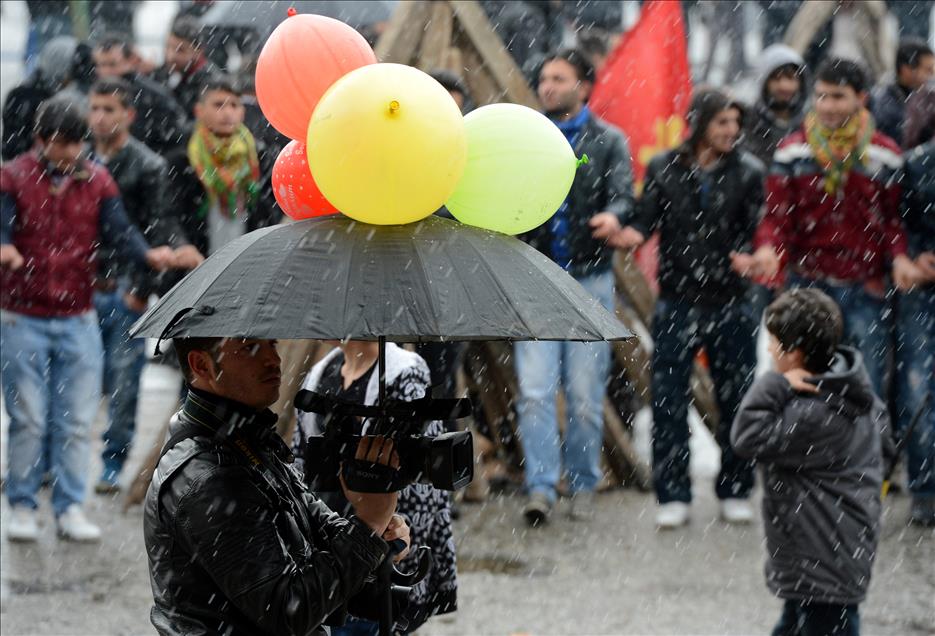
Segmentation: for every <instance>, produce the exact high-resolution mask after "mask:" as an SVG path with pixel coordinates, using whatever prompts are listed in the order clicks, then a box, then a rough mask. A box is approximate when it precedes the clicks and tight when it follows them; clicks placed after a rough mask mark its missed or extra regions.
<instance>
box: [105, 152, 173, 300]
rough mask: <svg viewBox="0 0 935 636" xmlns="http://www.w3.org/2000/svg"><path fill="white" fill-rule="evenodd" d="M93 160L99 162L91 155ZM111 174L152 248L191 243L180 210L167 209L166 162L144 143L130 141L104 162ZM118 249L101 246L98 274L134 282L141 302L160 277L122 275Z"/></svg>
mask: <svg viewBox="0 0 935 636" xmlns="http://www.w3.org/2000/svg"><path fill="white" fill-rule="evenodd" d="M91 158H92V159H95V160H100V159H99V158H98V157H95V155H94V154H93V153H92V155H91ZM101 163H103V164H104V165H105V166H106V167H107V169H108V170H109V171H110V174H111V176H112V177H113V178H114V181H116V182H117V189H119V190H120V197H121V198H122V199H123V207H124V209H125V210H126V211H127V218H128V219H129V220H130V222H131V223H132V224H133V225H135V226H136V227H137V228H138V229H139V230H140V231H141V232H142V233H143V236H144V237H145V238H146V241H147V242H148V243H149V244H150V245H153V246H159V245H169V246H170V247H180V246H182V245H186V244H187V243H188V238H187V237H186V236H185V232H184V231H183V230H182V226H181V221H180V219H179V211H178V209H177V208H174V207H170V206H167V205H166V199H167V197H168V177H167V175H166V162H165V160H163V158H162V157H160V156H159V155H157V154H156V153H155V152H153V151H152V150H150V149H149V148H147V147H146V145H145V144H143V143H142V142H141V141H139V140H137V139H134V138H133V137H130V139H129V140H128V141H127V144H126V145H125V146H124V147H123V148H121V149H120V150H119V151H118V152H117V153H116V154H114V156H112V157H110V158H109V159H108V160H106V161H101ZM118 247H119V246H116V245H106V244H105V245H102V246H101V250H100V251H99V253H98V258H99V260H98V267H97V273H98V276H99V277H100V278H115V277H117V276H119V275H121V274H125V275H128V276H129V277H130V278H131V282H132V289H131V291H132V292H133V293H134V294H136V295H137V296H139V297H141V298H145V297H147V296H149V294H150V293H152V292H153V291H155V290H156V289H157V288H158V287H159V282H158V281H159V279H160V275H159V274H156V273H154V272H151V270H145V271H133V272H127V271H121V268H120V266H119V262H118V260H117V259H116V251H117V249H118Z"/></svg>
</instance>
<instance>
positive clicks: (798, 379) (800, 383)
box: [782, 369, 818, 393]
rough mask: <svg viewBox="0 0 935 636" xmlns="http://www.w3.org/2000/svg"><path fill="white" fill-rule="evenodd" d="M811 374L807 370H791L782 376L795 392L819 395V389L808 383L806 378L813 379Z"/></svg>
mask: <svg viewBox="0 0 935 636" xmlns="http://www.w3.org/2000/svg"><path fill="white" fill-rule="evenodd" d="M811 375H812V374H811V373H809V372H808V371H806V370H805V369H789V370H788V371H786V372H785V373H783V374H782V376H783V377H784V378H785V379H786V381H787V382H788V383H789V384H790V385H791V386H792V390H793V391H798V392H800V393H818V387H817V386H815V385H814V384H812V383H811V382H806V378H809V377H811Z"/></svg>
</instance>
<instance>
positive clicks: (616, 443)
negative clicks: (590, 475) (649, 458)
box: [604, 398, 653, 492]
mask: <svg viewBox="0 0 935 636" xmlns="http://www.w3.org/2000/svg"><path fill="white" fill-rule="evenodd" d="M604 456H605V457H606V458H607V462H608V464H610V467H611V470H613V472H614V474H615V475H616V476H617V478H618V479H620V481H621V482H622V483H624V484H625V485H628V484H632V485H634V486H635V487H636V488H638V489H639V490H642V491H644V492H645V491H647V490H650V489H651V488H652V486H653V477H652V475H653V473H652V469H651V468H650V467H649V465H647V464H646V462H644V461H643V459H642V458H641V457H640V456H639V453H637V452H636V449H635V448H633V443H632V441H631V438H630V434H629V433H628V432H627V430H626V427H625V426H624V425H623V422H621V421H620V417H619V416H618V415H617V412H616V411H615V410H614V407H613V406H612V405H611V403H610V402H609V401H608V400H607V399H606V398H605V399H604Z"/></svg>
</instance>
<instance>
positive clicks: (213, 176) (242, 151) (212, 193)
mask: <svg viewBox="0 0 935 636" xmlns="http://www.w3.org/2000/svg"><path fill="white" fill-rule="evenodd" d="M188 160H189V161H190V162H191V165H192V168H194V170H195V174H197V175H198V179H199V180H200V181H201V183H202V185H203V186H204V187H205V190H206V191H207V193H208V198H207V199H206V200H205V201H204V202H203V203H202V205H201V209H199V210H198V214H199V216H200V217H201V218H204V217H205V216H206V215H207V213H208V209H209V208H210V206H211V205H213V204H215V203H217V205H218V207H219V208H220V210H221V213H222V214H224V215H225V216H228V217H229V218H234V217H235V216H236V214H237V211H238V210H241V211H243V210H246V209H247V208H248V207H249V206H250V205H252V204H253V203H254V202H255V201H256V198H257V195H258V194H259V191H260V185H259V180H260V162H259V160H258V159H257V154H256V143H255V142H254V140H253V135H251V134H250V131H249V130H247V127H246V126H244V125H243V124H241V125H240V127H239V128H238V129H237V130H236V131H235V132H234V134H233V135H231V136H230V137H227V138H224V137H218V136H217V135H215V134H213V133H212V132H211V131H209V130H208V129H207V127H205V125H204V124H200V123H199V124H196V125H195V133H194V134H193V135H192V138H191V139H189V141H188Z"/></svg>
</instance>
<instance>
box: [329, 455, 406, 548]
mask: <svg viewBox="0 0 935 636" xmlns="http://www.w3.org/2000/svg"><path fill="white" fill-rule="evenodd" d="M354 459H357V460H359V461H365V462H371V463H373V464H382V465H384V466H389V467H390V468H399V456H398V455H397V454H396V451H395V450H394V449H393V440H391V439H388V438H386V437H381V436H376V437H374V436H367V437H364V438H362V439H361V440H360V443H359V444H358V445H357V452H356V453H355V454H354ZM341 488H342V489H343V490H344V496H345V497H347V500H348V501H349V502H350V503H351V505H352V506H354V514H356V515H357V518H358V519H360V520H361V521H363V522H364V523H365V524H367V525H368V526H369V527H370V529H371V530H373V532H374V534H376V535H378V536H383V533H384V532H386V531H387V529H388V526H389V525H390V520H391V519H392V518H393V513H394V512H396V499H397V497H398V493H395V492H390V493H371V492H366V493H365V492H355V491H353V490H350V489H348V487H347V484H346V483H344V476H343V474H342V475H341Z"/></svg>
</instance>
